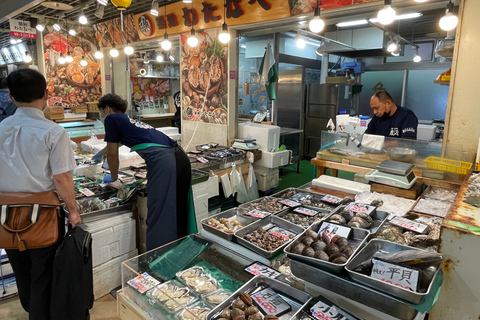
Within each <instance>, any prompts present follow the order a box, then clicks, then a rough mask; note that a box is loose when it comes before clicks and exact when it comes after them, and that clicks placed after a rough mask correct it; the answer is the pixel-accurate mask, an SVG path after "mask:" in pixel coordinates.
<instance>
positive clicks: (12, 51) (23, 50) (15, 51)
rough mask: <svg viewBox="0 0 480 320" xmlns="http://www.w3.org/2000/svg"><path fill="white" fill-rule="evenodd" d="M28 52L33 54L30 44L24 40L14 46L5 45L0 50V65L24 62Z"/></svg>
mask: <svg viewBox="0 0 480 320" xmlns="http://www.w3.org/2000/svg"><path fill="white" fill-rule="evenodd" d="M27 52H28V53H29V54H31V53H30V50H29V49H28V46H27V45H26V44H25V43H23V42H22V43H19V44H17V45H14V46H10V47H5V48H3V50H2V51H0V65H3V64H9V63H22V62H23V58H24V57H25V55H26V54H27Z"/></svg>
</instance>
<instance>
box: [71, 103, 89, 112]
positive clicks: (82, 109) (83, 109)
mask: <svg viewBox="0 0 480 320" xmlns="http://www.w3.org/2000/svg"><path fill="white" fill-rule="evenodd" d="M70 109H72V112H73V113H87V112H88V107H87V106H83V105H82V106H75V107H70Z"/></svg>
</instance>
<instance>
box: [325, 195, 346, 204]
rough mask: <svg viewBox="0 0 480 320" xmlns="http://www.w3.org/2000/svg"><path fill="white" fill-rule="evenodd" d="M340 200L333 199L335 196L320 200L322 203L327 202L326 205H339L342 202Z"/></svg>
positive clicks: (337, 198) (327, 196)
mask: <svg viewBox="0 0 480 320" xmlns="http://www.w3.org/2000/svg"><path fill="white" fill-rule="evenodd" d="M342 200H343V199H342V198H339V197H335V196H332V195H329V194H327V195H325V196H324V197H323V198H322V201H323V202H327V203H331V204H340V203H341V202H342Z"/></svg>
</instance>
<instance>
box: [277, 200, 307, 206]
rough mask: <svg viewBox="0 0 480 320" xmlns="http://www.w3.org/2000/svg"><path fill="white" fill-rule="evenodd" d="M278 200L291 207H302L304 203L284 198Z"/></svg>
mask: <svg viewBox="0 0 480 320" xmlns="http://www.w3.org/2000/svg"><path fill="white" fill-rule="evenodd" d="M278 202H280V203H281V204H284V205H286V206H288V207H290V208H295V207H300V206H301V205H302V204H301V203H299V202H296V201H293V200H290V199H283V200H280V201H278Z"/></svg>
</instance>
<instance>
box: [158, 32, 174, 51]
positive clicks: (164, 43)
mask: <svg viewBox="0 0 480 320" xmlns="http://www.w3.org/2000/svg"><path fill="white" fill-rule="evenodd" d="M160 46H161V47H162V49H163V50H165V51H168V50H170V49H171V48H172V43H171V42H170V40H168V34H167V33H166V32H165V35H164V37H163V41H162V43H160Z"/></svg>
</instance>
